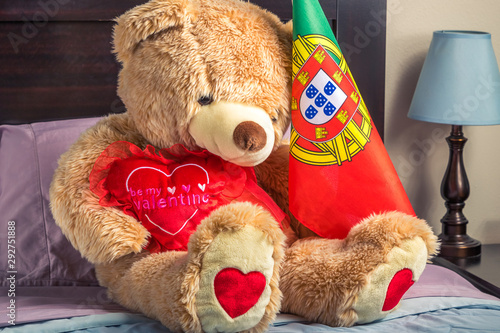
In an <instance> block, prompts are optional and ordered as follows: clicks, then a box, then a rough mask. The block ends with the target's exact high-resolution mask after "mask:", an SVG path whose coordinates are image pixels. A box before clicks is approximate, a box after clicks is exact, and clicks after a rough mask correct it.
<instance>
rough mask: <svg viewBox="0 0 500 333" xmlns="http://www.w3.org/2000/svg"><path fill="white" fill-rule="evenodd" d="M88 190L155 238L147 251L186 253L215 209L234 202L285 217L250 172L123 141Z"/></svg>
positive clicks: (103, 159)
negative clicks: (244, 202) (253, 204)
mask: <svg viewBox="0 0 500 333" xmlns="http://www.w3.org/2000/svg"><path fill="white" fill-rule="evenodd" d="M89 180H90V189H91V191H92V192H94V193H95V194H96V195H98V196H99V198H100V200H99V203H100V204H101V205H102V206H106V207H113V206H114V207H119V208H120V209H122V210H123V211H124V212H125V213H126V214H128V215H131V216H133V217H135V218H136V219H137V220H139V221H141V223H142V224H143V225H144V227H145V228H146V229H147V230H148V231H149V232H150V233H151V236H152V237H151V239H150V242H149V245H148V248H147V249H148V250H149V251H151V252H158V251H164V250H186V249H187V243H188V241H189V237H190V235H191V234H192V233H193V232H194V231H195V230H196V227H197V226H198V224H199V223H200V222H201V220H202V219H203V218H205V217H207V216H208V215H209V214H210V212H211V211H212V210H214V209H215V208H217V207H220V206H221V205H225V204H227V203H229V202H231V201H233V200H239V201H250V202H254V203H258V204H261V205H263V206H265V207H266V208H268V209H269V210H270V211H271V212H272V213H273V215H274V217H275V218H276V219H277V221H282V220H283V218H284V213H283V212H282V211H281V210H280V209H279V208H278V207H277V206H276V204H275V203H274V202H273V201H272V199H271V198H270V197H269V196H268V195H267V194H266V193H265V192H264V191H263V190H262V189H261V188H259V187H258V186H257V184H256V178H255V174H254V172H253V169H252V168H244V167H240V166H237V165H235V164H233V163H229V162H226V161H224V160H223V159H221V158H220V157H218V156H216V155H213V154H211V153H209V152H208V151H206V150H205V151H199V152H191V151H188V150H187V149H186V148H184V147H183V146H182V145H175V146H173V147H172V148H170V149H162V150H160V151H158V154H157V153H156V152H155V149H154V147H152V146H147V147H146V149H145V150H141V149H140V148H139V147H137V146H135V145H133V144H131V143H129V142H124V141H118V142H115V143H113V144H111V145H110V146H109V147H108V148H106V150H105V151H104V152H103V153H102V154H101V155H100V157H99V158H98V160H97V162H96V163H95V165H94V168H93V170H92V172H91V174H90V179H89Z"/></svg>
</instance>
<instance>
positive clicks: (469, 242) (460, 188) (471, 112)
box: [408, 30, 500, 258]
mask: <svg viewBox="0 0 500 333" xmlns="http://www.w3.org/2000/svg"><path fill="white" fill-rule="evenodd" d="M408 117H409V118H412V119H417V120H422V121H427V122H433V123H440V124H449V125H451V134H450V136H449V137H447V138H446V141H447V142H448V145H449V147H450V157H449V160H448V167H447V169H446V172H445V174H444V178H443V181H442V183H441V195H442V197H443V198H444V199H445V206H446V208H447V212H446V214H445V215H444V217H443V218H442V219H441V223H442V233H441V234H440V235H439V239H440V241H441V253H440V256H442V257H451V258H470V257H475V256H480V254H481V243H480V242H479V241H477V240H475V239H473V238H471V237H470V236H468V235H467V223H468V221H467V219H466V218H465V216H464V214H463V212H462V210H463V208H464V206H465V200H466V199H467V198H468V197H469V191H470V190H469V181H468V179H467V174H466V172H465V168H464V163H463V155H462V153H463V149H464V145H465V143H466V142H467V138H465V137H464V135H463V132H462V126H463V125H497V124H500V72H499V70H498V64H497V61H496V58H495V53H494V51H493V46H492V43H491V35H490V34H489V33H486V32H480V31H452V30H440V31H435V32H434V34H433V38H432V42H431V45H430V47H429V51H428V54H427V57H426V59H425V62H424V66H423V68H422V71H421V73H420V77H419V79H418V83H417V87H416V89H415V93H414V95H413V99H412V102H411V106H410V111H409V113H408Z"/></svg>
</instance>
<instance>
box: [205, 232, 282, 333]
mask: <svg viewBox="0 0 500 333" xmlns="http://www.w3.org/2000/svg"><path fill="white" fill-rule="evenodd" d="M273 249H274V247H273V245H272V244H271V242H270V240H269V238H268V237H266V235H265V233H264V232H263V231H262V230H260V229H257V228H255V227H253V226H246V227H243V228H242V229H240V230H236V231H235V230H232V231H223V232H221V233H219V234H218V235H217V236H216V237H215V239H214V240H213V241H212V243H211V244H210V247H209V249H208V250H207V252H206V253H205V255H204V258H203V262H202V269H201V272H200V287H199V291H198V292H197V294H196V308H197V315H198V318H199V319H200V322H201V325H202V327H203V331H205V332H238V331H243V330H247V329H250V328H252V327H254V326H255V325H257V324H258V323H259V322H260V321H261V319H262V318H263V316H264V314H265V309H266V306H267V305H268V304H269V302H270V300H271V288H270V285H269V281H270V280H271V277H272V274H273V269H274V259H273Z"/></svg>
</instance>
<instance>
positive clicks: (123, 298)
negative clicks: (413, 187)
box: [50, 0, 437, 332]
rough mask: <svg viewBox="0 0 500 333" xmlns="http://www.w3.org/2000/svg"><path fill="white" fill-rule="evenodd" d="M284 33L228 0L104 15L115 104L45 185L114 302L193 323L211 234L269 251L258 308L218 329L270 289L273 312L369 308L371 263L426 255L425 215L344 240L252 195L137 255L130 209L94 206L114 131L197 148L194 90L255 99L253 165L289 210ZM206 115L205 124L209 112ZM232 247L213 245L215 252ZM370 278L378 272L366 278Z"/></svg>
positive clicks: (234, 101)
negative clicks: (286, 223)
mask: <svg viewBox="0 0 500 333" xmlns="http://www.w3.org/2000/svg"><path fill="white" fill-rule="evenodd" d="M291 39H292V36H291V25H284V24H282V23H281V22H280V20H279V19H278V18H277V17H276V16H274V15H272V14H270V13H268V12H266V11H263V10H261V9H259V8H258V7H256V6H255V5H252V4H250V3H248V2H244V1H238V0H152V1H150V2H148V3H146V4H144V5H141V6H138V7H136V8H134V9H132V10H130V11H128V12H127V13H125V14H124V15H122V16H121V17H120V18H118V19H117V25H116V27H115V30H114V51H115V53H116V55H117V58H118V60H119V61H120V62H121V63H122V66H123V68H122V70H121V72H120V76H119V87H118V92H119V95H120V97H121V98H122V100H123V102H124V103H125V105H126V107H127V112H126V113H125V114H120V115H113V116H109V117H107V118H104V119H103V120H101V121H100V122H99V123H98V124H97V125H96V126H95V127H93V128H91V129H89V130H88V131H87V132H85V133H84V134H83V135H82V136H81V137H80V139H79V140H78V141H77V142H76V143H75V144H74V145H73V146H72V147H71V149H70V150H69V151H68V152H66V153H65V154H64V155H63V156H62V157H61V159H60V162H59V167H58V169H57V171H56V173H55V175H54V180H53V183H52V185H51V190H50V196H51V207H52V211H53V214H54V217H55V219H56V222H57V224H58V225H59V226H60V227H61V229H62V230H63V232H64V234H65V235H66V236H67V238H68V239H69V240H70V241H71V243H72V245H73V246H74V247H75V248H76V249H78V250H79V251H80V252H81V253H82V255H83V256H84V257H86V258H87V259H88V260H90V261H91V262H93V263H94V264H96V271H97V275H98V279H99V281H100V283H101V284H102V285H103V286H106V287H108V290H109V293H110V295H111V297H112V298H113V299H114V300H116V301H117V302H119V303H120V304H123V305H124V306H126V307H129V308H131V309H133V310H137V311H141V312H143V313H145V314H146V315H148V316H150V317H152V318H156V319H158V320H160V321H161V322H162V323H163V324H164V325H165V326H167V327H168V328H170V329H171V330H173V331H178V332H181V331H185V332H202V331H203V330H204V325H207V324H206V322H205V324H204V323H203V322H202V320H201V319H200V317H199V316H198V311H199V309H198V308H197V306H196V304H197V303H196V299H197V295H200V294H199V293H200V288H201V287H200V286H201V284H200V281H201V280H202V278H203V276H201V275H203V274H204V273H203V272H205V271H206V269H207V267H206V266H207V265H208V264H207V261H205V258H206V255H207V253H210V251H212V245H213V244H215V243H217V241H218V240H222V241H221V242H224V240H226V239H230V237H231V235H235V234H236V233H238V232H240V231H245V230H254V231H255V230H257V231H258V233H259V234H261V235H265V237H263V238H262V237H261V239H260V238H259V239H260V240H257V239H252V238H251V237H250V236H249V237H250V238H249V239H246V240H245V242H246V243H247V244H241V247H242V248H243V249H244V246H245V245H248V244H250V243H252V242H253V243H255V242H262V243H263V244H264V245H263V246H264V247H265V246H267V248H269V249H272V251H271V252H272V254H271V255H270V258H259V255H258V254H256V255H255V256H254V257H252V258H253V259H251V260H250V262H249V263H247V264H249V265H251V264H252V262H251V261H252V260H255V261H256V262H257V261H259V260H261V259H262V260H264V261H265V260H267V261H266V262H271V263H272V267H271V270H270V271H271V275H270V278H269V280H268V281H266V283H267V286H268V287H269V290H270V291H271V292H270V297H269V300H268V301H267V304H265V306H264V307H263V308H262V309H261V310H262V313H263V315H262V318H260V319H259V320H257V321H252V320H250V321H249V322H245V320H243V319H238V318H235V319H234V320H232V319H230V318H229V317H228V319H227V323H222V325H223V327H225V328H224V329H223V331H227V332H231V331H236V330H248V331H250V332H262V331H264V330H266V328H267V327H268V325H269V324H270V323H271V322H272V320H273V319H274V318H275V316H276V313H277V312H278V311H279V310H280V306H281V298H282V297H283V302H282V303H283V304H282V306H281V309H282V311H288V312H292V313H295V314H299V315H302V316H304V317H305V318H307V319H310V320H314V321H318V322H321V323H325V324H330V325H341V326H349V325H353V324H354V323H356V322H360V321H363V320H365V321H367V320H368V321H369V320H372V319H373V318H375V317H377V316H378V317H383V316H384V315H385V314H384V313H380V314H378V312H377V313H375V314H373V313H370V316H369V317H367V318H368V319H367V318H364V319H363V318H360V317H362V316H360V314H361V313H366V312H370V311H371V312H373V311H372V310H370V309H371V308H369V307H366V306H365V304H364V303H363V302H366V301H364V299H363V297H361V296H360V295H363V291H364V290H368V289H369V288H375V289H377V288H378V289H380V288H386V285H384V283H388V281H389V280H390V276H387V277H386V276H385V275H384V274H387V273H384V272H385V271H383V270H381V269H380V268H384V267H386V266H387V267H389V268H391V269H392V266H394V269H398V267H399V266H397V265H399V264H398V263H397V262H396V260H394V259H393V258H394V257H395V256H396V257H397V256H399V257H398V258H399V259H398V260H399V261H398V262H405V264H408V265H410V266H411V265H412V264H415V265H417V264H418V263H419V260H420V261H421V259H419V258H420V257H421V256H419V254H422V253H424V261H425V259H426V258H427V257H428V256H430V255H433V254H434V253H435V250H436V247H437V245H436V238H435V236H434V235H433V234H432V232H431V231H430V229H429V227H428V226H427V225H426V224H425V222H424V221H422V220H419V219H416V218H413V217H410V216H406V215H403V214H400V213H387V214H381V215H376V216H372V217H370V218H367V219H366V220H365V221H363V222H362V223H360V224H359V225H358V226H356V227H355V228H353V229H352V231H351V233H350V234H349V236H348V237H347V238H346V239H344V240H327V239H321V238H318V237H310V238H306V239H299V240H297V239H298V238H304V237H305V236H315V235H314V233H312V232H311V231H309V230H308V229H307V228H305V227H303V226H302V225H300V223H298V222H297V221H296V220H295V219H293V217H291V225H292V229H293V231H291V229H285V231H283V230H281V229H280V228H279V226H278V223H277V222H276V221H275V220H274V219H273V218H272V216H271V215H270V214H269V213H268V212H267V211H265V210H264V209H262V208H260V207H259V206H256V205H253V204H249V203H240V204H234V203H232V204H229V205H227V206H223V207H220V208H219V209H217V210H216V211H214V212H213V213H212V214H211V215H210V216H208V217H207V218H206V219H204V220H203V221H202V222H201V224H200V226H199V227H198V229H197V231H196V232H195V233H194V234H193V235H192V236H191V239H190V243H189V247H188V251H186V252H182V251H179V252H163V253H159V254H150V253H148V252H147V251H145V250H143V248H144V247H145V245H146V244H147V242H148V237H149V233H148V231H147V230H146V229H145V228H144V227H143V226H142V225H141V223H140V221H137V220H135V219H134V218H132V217H130V216H128V215H126V214H124V213H123V212H121V211H120V210H118V209H114V208H106V207H102V206H100V205H99V202H98V198H97V197H96V196H95V195H94V194H93V193H92V192H91V191H90V189H89V180H88V178H89V174H90V171H91V169H92V167H93V165H94V163H95V161H96V160H97V158H98V156H99V155H100V154H101V152H102V151H103V150H104V149H105V148H106V147H107V146H108V145H110V144H111V143H113V142H115V141H121V140H124V141H128V142H131V143H133V144H135V145H137V146H139V147H141V148H145V147H146V145H148V144H150V145H153V146H155V147H156V148H166V147H170V146H172V145H174V144H177V143H181V144H183V145H184V146H186V147H187V148H188V149H191V150H197V149H200V145H199V143H198V142H197V141H196V139H195V138H194V135H193V133H192V131H194V129H193V127H191V126H190V125H191V124H192V122H193V119H195V117H196V116H197V115H199V114H201V113H203V112H206V110H207V109H206V108H205V109H204V108H203V106H202V105H200V103H198V100H199V99H200V98H202V97H205V99H209V100H211V101H212V106H213V108H214V109H217V106H218V105H219V104H218V103H220V105H222V104H223V103H225V104H224V105H225V108H226V109H229V110H230V109H231V108H230V107H231V106H232V105H235V106H236V105H237V106H238V110H240V111H238V112H240V114H239V115H238V117H249V119H250V120H251V119H252V116H253V114H252V112H253V111H252V110H255V108H258V109H259V110H262V111H263V112H264V113H263V114H264V115H265V117H267V118H268V119H267V118H266V119H267V120H266V122H268V123H269V124H271V126H272V127H271V128H272V130H271V132H272V131H274V140H273V142H271V145H272V153H271V155H270V156H269V157H268V158H267V160H266V161H265V162H263V163H262V164H260V165H257V166H256V168H255V171H256V175H257V178H258V181H259V184H260V185H261V186H262V188H263V189H264V190H265V191H267V192H268V193H269V194H270V196H271V197H272V198H273V199H274V200H275V201H276V203H277V204H278V205H279V206H280V207H281V208H282V209H283V210H284V211H285V212H286V213H289V211H288V189H287V185H288V147H287V146H286V145H281V139H282V135H283V132H284V130H285V129H286V127H287V126H288V125H289V121H290V112H289V105H290V100H289V99H290V91H291V77H290V73H291V59H290V55H291V45H292V41H291ZM228 103H229V104H228ZM228 105H229V107H228ZM246 106H252V107H254V108H248V109H247V108H246ZM226 109H225V110H226ZM204 110H205V111H204ZM210 110H212V109H210ZM245 110H248V113H249V114H248V115H246V114H245ZM225 112H227V111H225ZM231 117H232V115H231V114H228V118H231ZM259 119H261V118H259ZM227 126H229V127H230V126H232V125H231V124H229V125H227ZM227 126H226V127H227ZM252 126H253V125H252ZM226 127H225V128H226ZM207 128H210V129H211V130H212V132H217V123H215V124H212V125H211V126H209V127H207ZM196 130H199V129H198V128H197V129H196ZM261 132H262V131H261ZM197 134H198V135H201V136H202V137H203V135H205V134H207V135H209V136H210V135H211V136H217V135H219V134H220V133H197ZM229 134H231V133H229ZM210 138H211V137H210ZM234 146H235V147H236V146H245V145H244V144H241V143H239V144H235V145H234ZM228 149H229V150H231V149H233V147H231V146H230V147H229V148H228ZM234 151H236V152H238V149H237V148H234ZM234 151H233V150H231V151H230V152H229V153H230V154H232V153H234ZM223 153H225V152H223ZM242 154H243V155H244V156H246V155H245V154H247V155H248V156H250V157H249V158H248V159H247V160H245V163H249V162H248V161H250V162H251V161H252V159H255V157H253V155H252V154H251V152H246V151H245V152H243V153H242ZM221 157H224V156H222V155H221ZM284 232H285V233H286V234H287V240H286V244H287V245H286V246H287V247H286V250H285V246H284V239H285V236H284ZM243 234H245V235H247V234H248V235H252V232H248V233H243ZM254 234H255V233H254ZM415 239H417V240H418V239H421V240H422V243H418V242H417V243H415V244H417V245H418V244H423V245H421V246H420V247H418V246H417V245H412V246H414V248H415V251H414V252H412V251H413V250H411V251H406V252H404V251H403V252H401V253H402V254H400V252H398V251H395V250H397V249H399V247H403V245H404V244H406V243H405V242H406V241H408V240H410V241H411V240H415ZM412 244H413V243H412ZM228 246H230V244H229V245H228ZM411 249H413V248H411ZM236 250H238V248H236ZM398 253H399V254H398ZM232 256H233V253H223V254H221V257H220V258H218V260H221V261H224V260H226V259H228V260H229V259H231V258H232ZM401 258H402V259H401ZM420 263H421V262H420ZM384 265H385V266H384ZM417 266H418V265H417ZM208 268H209V267H208ZM371 281H383V283H382V285H380V286H377V285H375V286H373V284H372V283H371ZM367 288H368V289H367ZM369 290H371V289H369ZM366 303H370V302H369V301H368V302H366ZM214 307H215V308H216V307H217V304H214ZM363 311H364V312H363ZM375 312H376V311H375ZM239 321H241V322H239Z"/></svg>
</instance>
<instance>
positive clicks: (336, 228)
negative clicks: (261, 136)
mask: <svg viewBox="0 0 500 333" xmlns="http://www.w3.org/2000/svg"><path fill="white" fill-rule="evenodd" d="M370 140H371V141H370V142H369V143H367V144H366V146H365V149H364V150H363V151H361V152H360V153H358V154H356V155H355V156H353V158H352V160H351V161H350V162H344V163H342V165H341V166H339V165H329V166H317V165H309V164H305V163H302V162H299V161H297V160H296V159H295V158H293V157H290V166H289V168H290V170H289V174H290V175H289V179H290V184H289V192H290V211H291V212H292V214H293V215H294V216H295V217H296V218H297V219H298V220H299V221H300V222H301V223H302V224H304V225H305V226H306V227H307V228H309V229H311V230H312V231H314V232H315V233H316V234H318V235H319V236H321V237H325V238H339V239H343V238H345V237H346V236H347V234H348V233H349V231H350V230H351V228H352V227H353V226H354V225H356V224H357V223H359V222H360V221H361V220H362V219H363V218H365V217H368V216H370V215H371V214H373V213H383V212H386V211H394V210H397V211H401V212H404V213H407V214H410V215H415V213H414V211H413V208H412V206H411V204H410V201H409V200H408V197H407V195H406V193H405V191H404V188H403V186H402V185H401V182H400V181H399V178H398V176H397V174H396V170H395V169H394V167H393V165H392V163H391V160H390V158H389V155H388V154H387V151H386V150H385V148H384V145H383V143H382V141H381V139H380V136H379V135H378V133H377V132H376V130H375V128H373V130H372V133H371V136H370Z"/></svg>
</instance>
